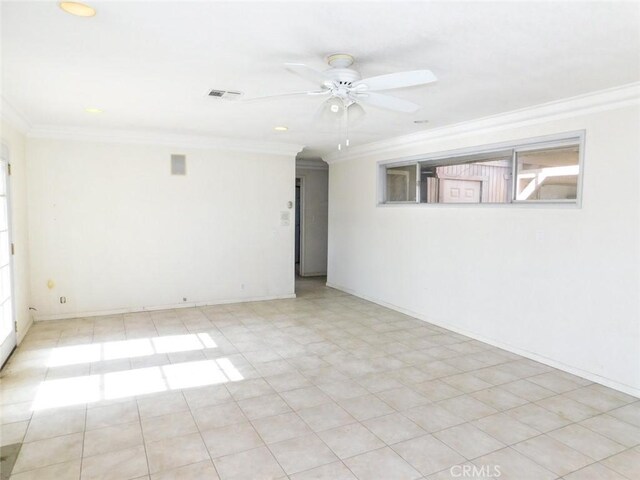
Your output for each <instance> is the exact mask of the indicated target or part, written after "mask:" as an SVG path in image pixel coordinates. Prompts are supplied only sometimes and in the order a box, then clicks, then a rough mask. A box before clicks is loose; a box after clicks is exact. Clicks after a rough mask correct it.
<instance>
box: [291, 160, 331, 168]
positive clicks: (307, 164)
mask: <svg viewBox="0 0 640 480" xmlns="http://www.w3.org/2000/svg"><path fill="white" fill-rule="evenodd" d="M296 168H303V169H305V170H328V169H329V165H328V164H327V163H326V162H325V161H324V160H320V159H318V160H311V159H307V158H300V159H297V160H296Z"/></svg>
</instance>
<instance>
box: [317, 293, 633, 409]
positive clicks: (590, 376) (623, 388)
mask: <svg viewBox="0 0 640 480" xmlns="http://www.w3.org/2000/svg"><path fill="white" fill-rule="evenodd" d="M327 287H331V288H335V289H336V290H340V291H342V292H345V293H348V294H349V295H353V296H354V297H358V298H362V299H363V300H367V301H369V302H371V303H375V304H377V305H380V306H382V307H386V308H389V309H391V310H395V311H396V312H399V313H403V314H405V315H409V316H410V317H414V318H417V319H418V320H422V321H423V322H428V323H431V324H433V325H436V326H438V327H442V328H446V329H447V330H451V331H452V332H455V333H459V334H460V335H464V336H466V337H469V338H472V339H474V340H478V341H480V342H484V343H487V344H489V345H492V346H494V347H498V348H501V349H503V350H506V351H508V352H511V353H515V354H517V355H520V356H522V357H525V358H529V359H531V360H535V361H536V362H540V363H543V364H545V365H548V366H550V367H553V368H557V369H558V370H562V371H565V372H567V373H570V374H572V375H576V376H578V377H582V378H585V379H587V380H590V381H592V382H595V383H599V384H600V385H604V386H605V387H609V388H613V389H614V390H618V391H620V392H623V393H626V394H628V395H632V396H634V397H638V398H640V389H638V388H635V387H632V386H631V385H627V384H624V383H619V382H616V381H614V380H611V379H609V378H606V377H602V376H600V375H598V374H596V373H592V372H588V371H585V370H582V369H580V368H577V367H574V366H571V365H567V364H565V363H562V362H559V361H557V360H554V359H552V358H548V357H545V356H543V355H539V354H537V353H534V352H530V351H528V350H525V349H522V348H520V347H516V346H514V345H511V344H507V343H503V342H500V341H497V340H494V339H492V338H488V337H484V336H482V335H478V334H477V333H475V332H471V331H469V330H465V329H463V328H459V327H456V326H454V325H450V324H447V323H444V322H439V321H434V320H433V319H429V318H426V316H424V315H422V314H420V313H417V312H413V311H411V310H407V309H406V308H403V307H399V306H397V305H393V304H391V303H387V302H385V301H383V300H379V299H376V298H373V297H369V296H368V295H364V294H362V293H360V292H357V291H355V290H352V289H350V288H347V287H343V286H341V285H336V284H334V283H331V282H327Z"/></svg>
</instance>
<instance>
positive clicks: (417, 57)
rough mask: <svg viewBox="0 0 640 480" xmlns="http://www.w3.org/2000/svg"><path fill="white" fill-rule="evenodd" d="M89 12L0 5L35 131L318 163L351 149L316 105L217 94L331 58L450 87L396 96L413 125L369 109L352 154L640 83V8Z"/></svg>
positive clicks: (275, 86) (6, 63)
mask: <svg viewBox="0 0 640 480" xmlns="http://www.w3.org/2000/svg"><path fill="white" fill-rule="evenodd" d="M88 3H89V4H90V5H92V6H94V7H95V8H96V10H97V12H98V14H97V15H96V16H95V17H93V18H78V17H73V16H71V15H68V14H66V13H64V12H62V11H61V10H60V9H59V8H58V6H57V5H56V2H51V1H47V2H33V1H27V2H25V1H23V2H3V3H2V32H1V33H2V82H3V83H2V95H3V96H4V97H5V98H6V99H7V101H8V102H9V103H10V104H12V105H13V107H15V108H16V110H18V111H19V112H21V113H22V114H23V115H24V116H25V117H26V118H27V120H28V121H29V122H30V123H31V124H32V125H37V126H40V125H55V126H75V127H78V126H81V127H90V128H109V129H123V130H132V129H135V130H145V131H157V132H167V133H168V132H171V133H181V134H204V135H211V136H216V137H228V138H233V139H246V140H252V141H280V142H287V143H294V144H300V145H306V146H307V147H308V148H307V150H306V151H307V152H309V153H308V155H309V156H313V155H314V154H317V153H320V154H322V153H326V152H329V151H334V150H335V147H336V145H337V143H338V141H339V140H340V135H339V133H338V132H336V131H331V130H327V129H326V128H320V127H319V126H318V125H317V124H314V123H313V122H312V119H313V116H314V113H315V110H316V108H317V105H318V103H319V102H321V100H320V99H318V98H313V97H301V98H295V99H294V98H288V99H281V100H271V101H265V102H257V103H244V104H243V103H242V102H231V101H224V100H217V99H213V98H209V97H207V96H206V94H207V92H208V91H209V90H210V89H211V88H219V89H231V90H240V91H242V92H244V94H245V96H247V97H251V96H257V95H267V94H272V93H279V92H287V91H297V90H306V89H308V88H313V84H310V83H307V82H306V81H305V80H303V79H301V78H298V77H296V76H294V75H293V74H291V73H289V72H288V71H287V70H285V69H284V68H283V66H282V64H283V63H284V62H302V63H307V64H308V65H310V66H313V67H316V68H319V69H323V68H326V67H327V66H326V64H325V63H324V57H325V56H326V55H327V54H329V53H335V52H347V53H351V54H353V55H354V56H355V57H356V65H355V67H356V68H358V69H359V70H360V72H361V73H362V75H363V76H364V77H366V76H372V75H379V74H385V73H391V72H395V71H401V70H412V69H420V68H428V69H431V70H432V71H433V72H434V73H435V74H436V75H437V76H438V78H439V82H438V83H437V84H434V85H428V86H424V87H413V88H410V89H404V90H398V91H395V92H393V94H395V95H397V96H399V97H403V98H406V99H409V100H412V101H415V102H417V103H419V104H421V105H422V106H423V108H422V110H421V111H419V112H418V113H417V114H413V115H411V114H410V115H407V114H398V113H393V112H389V111H385V110H377V109H375V108H373V107H366V108H367V112H368V114H367V117H366V119H365V121H364V123H363V124H361V125H360V126H359V127H358V128H357V129H356V130H355V131H353V132H351V133H350V139H351V142H352V144H353V145H356V144H359V143H360V144H361V143H366V142H370V141H374V140H381V139H384V138H388V137H393V136H397V135H400V134H407V133H411V132H415V131H417V130H420V129H425V128H434V127H439V126H443V125H447V124H452V123H457V122H460V121H465V120H470V119H474V118H479V117H483V116H487V115H491V114H495V113H500V112H504V111H509V110H514V109H517V108H522V107H526V106H529V105H535V104H540V103H543V102H548V101H552V100H557V99H561V98H565V97H569V96H574V95H579V94H582V93H587V92H591V91H595V90H600V89H604V88H608V87H613V86H617V85H622V84H626V83H631V82H635V81H638V80H640V29H639V28H638V25H640V4H639V3H636V2H632V3H614V2H608V3H606V2H603V3H581V2H569V3H559V2H544V3H534V2H531V3H505V2H500V3H477V2H470V3H462V2H457V3H451V2H449V3H433V2H430V3H424V2H423V3H418V2H413V3H409V2H406V3H405V2H391V1H387V2H375V3H374V2H371V3H370V2H356V3H346V2H339V3H338V2H328V3H326V2H292V1H289V2H285V3H275V2H259V3H249V2H239V1H235V2H183V1H173V2H149V1H146V2H116V1H110V2H91V1H89V0H88ZM390 93H391V92H390ZM87 107H97V108H101V109H103V110H104V113H103V114H99V115H95V114H93V115H92V114H89V113H86V112H85V111H84V109H85V108H87ZM416 119H428V120H429V123H428V124H427V125H416V124H414V123H413V121H414V120H416ZM276 125H286V126H288V127H289V131H288V132H286V133H278V132H274V131H273V127H274V126H276Z"/></svg>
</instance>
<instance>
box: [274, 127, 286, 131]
mask: <svg viewBox="0 0 640 480" xmlns="http://www.w3.org/2000/svg"><path fill="white" fill-rule="evenodd" d="M273 129H274V130H275V131H276V132H286V131H287V130H289V128H288V127H281V126H278V127H273Z"/></svg>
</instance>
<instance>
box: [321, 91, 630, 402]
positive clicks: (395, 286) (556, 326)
mask: <svg viewBox="0 0 640 480" xmlns="http://www.w3.org/2000/svg"><path fill="white" fill-rule="evenodd" d="M598 108H600V109H601V111H594V110H597V109H595V108H594V109H592V110H591V111H592V113H583V114H575V115H572V116H571V117H567V118H564V119H557V120H548V121H545V122H542V123H536V124H529V125H528V126H521V127H517V128H516V127H509V126H503V127H501V128H495V129H493V131H489V130H485V131H484V133H483V132H477V133H474V132H473V131H471V132H469V133H464V134H459V135H457V136H456V137H453V136H452V137H449V138H446V137H441V138H440V139H438V138H434V139H432V140H425V141H424V142H422V143H418V144H411V145H408V146H405V147H403V146H402V142H396V144H397V145H398V146H397V147H393V148H389V149H387V150H385V151H383V152H379V153H375V152H374V153H370V154H368V155H365V156H364V157H363V156H361V157H360V158H357V157H356V158H353V159H351V160H347V161H342V162H337V163H332V164H331V167H330V181H329V198H330V202H329V207H330V208H329V277H328V282H329V284H330V285H333V286H336V287H338V288H341V289H343V290H346V291H349V292H352V293H355V294H356V295H360V296H362V297H365V298H368V299H371V300H373V301H376V302H379V303H383V304H386V305H390V306H392V307H394V308H397V309H400V310H402V311H405V312H409V313H410V314H412V315H414V316H417V317H419V318H423V319H425V320H428V321H431V322H433V323H435V324H438V325H442V326H445V327H448V328H451V329H452V330H455V331H458V332H462V333H465V334H468V335H470V336H472V337H474V338H478V339H482V340H485V341H489V342H490V343H493V344H495V345H498V346H502V347H504V348H507V349H510V350H512V351H515V352H518V353H521V354H524V355H528V356H530V357H532V358H536V359H539V360H542V361H544V362H546V363H549V364H552V365H555V366H557V367H560V368H564V369H565V370H568V371H571V372H573V373H576V374H579V375H582V376H585V377H588V378H590V379H592V380H595V381H599V382H601V383H604V384H607V385H609V386H613V387H614V388H619V389H621V390H624V391H627V392H629V393H634V394H636V395H638V394H640V300H639V297H640V295H639V293H640V193H639V192H640V185H639V180H640V160H639V159H640V136H639V135H638V132H639V125H640V122H639V119H640V110H639V108H638V106H637V102H636V103H635V104H632V105H631V106H626V107H619V108H615V109H612V110H606V109H605V107H598ZM530 123H531V122H530ZM581 129H585V130H586V147H585V164H584V195H583V204H582V208H579V209H578V208H559V207H551V206H547V207H537V208H536V207H529V208H517V207H513V206H511V207H509V206H503V207H493V208H492V207H483V206H443V205H439V206H385V207H377V206H376V200H377V197H376V187H377V162H378V161H382V160H388V159H397V158H401V157H403V156H408V155H415V154H420V153H427V152H438V151H446V150H451V149H457V148H463V147H470V146H476V145H485V144H490V143H496V142H502V141H510V140H517V139H527V138H532V137H536V136H542V135H549V134H556V133H561V132H567V131H575V130H581Z"/></svg>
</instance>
